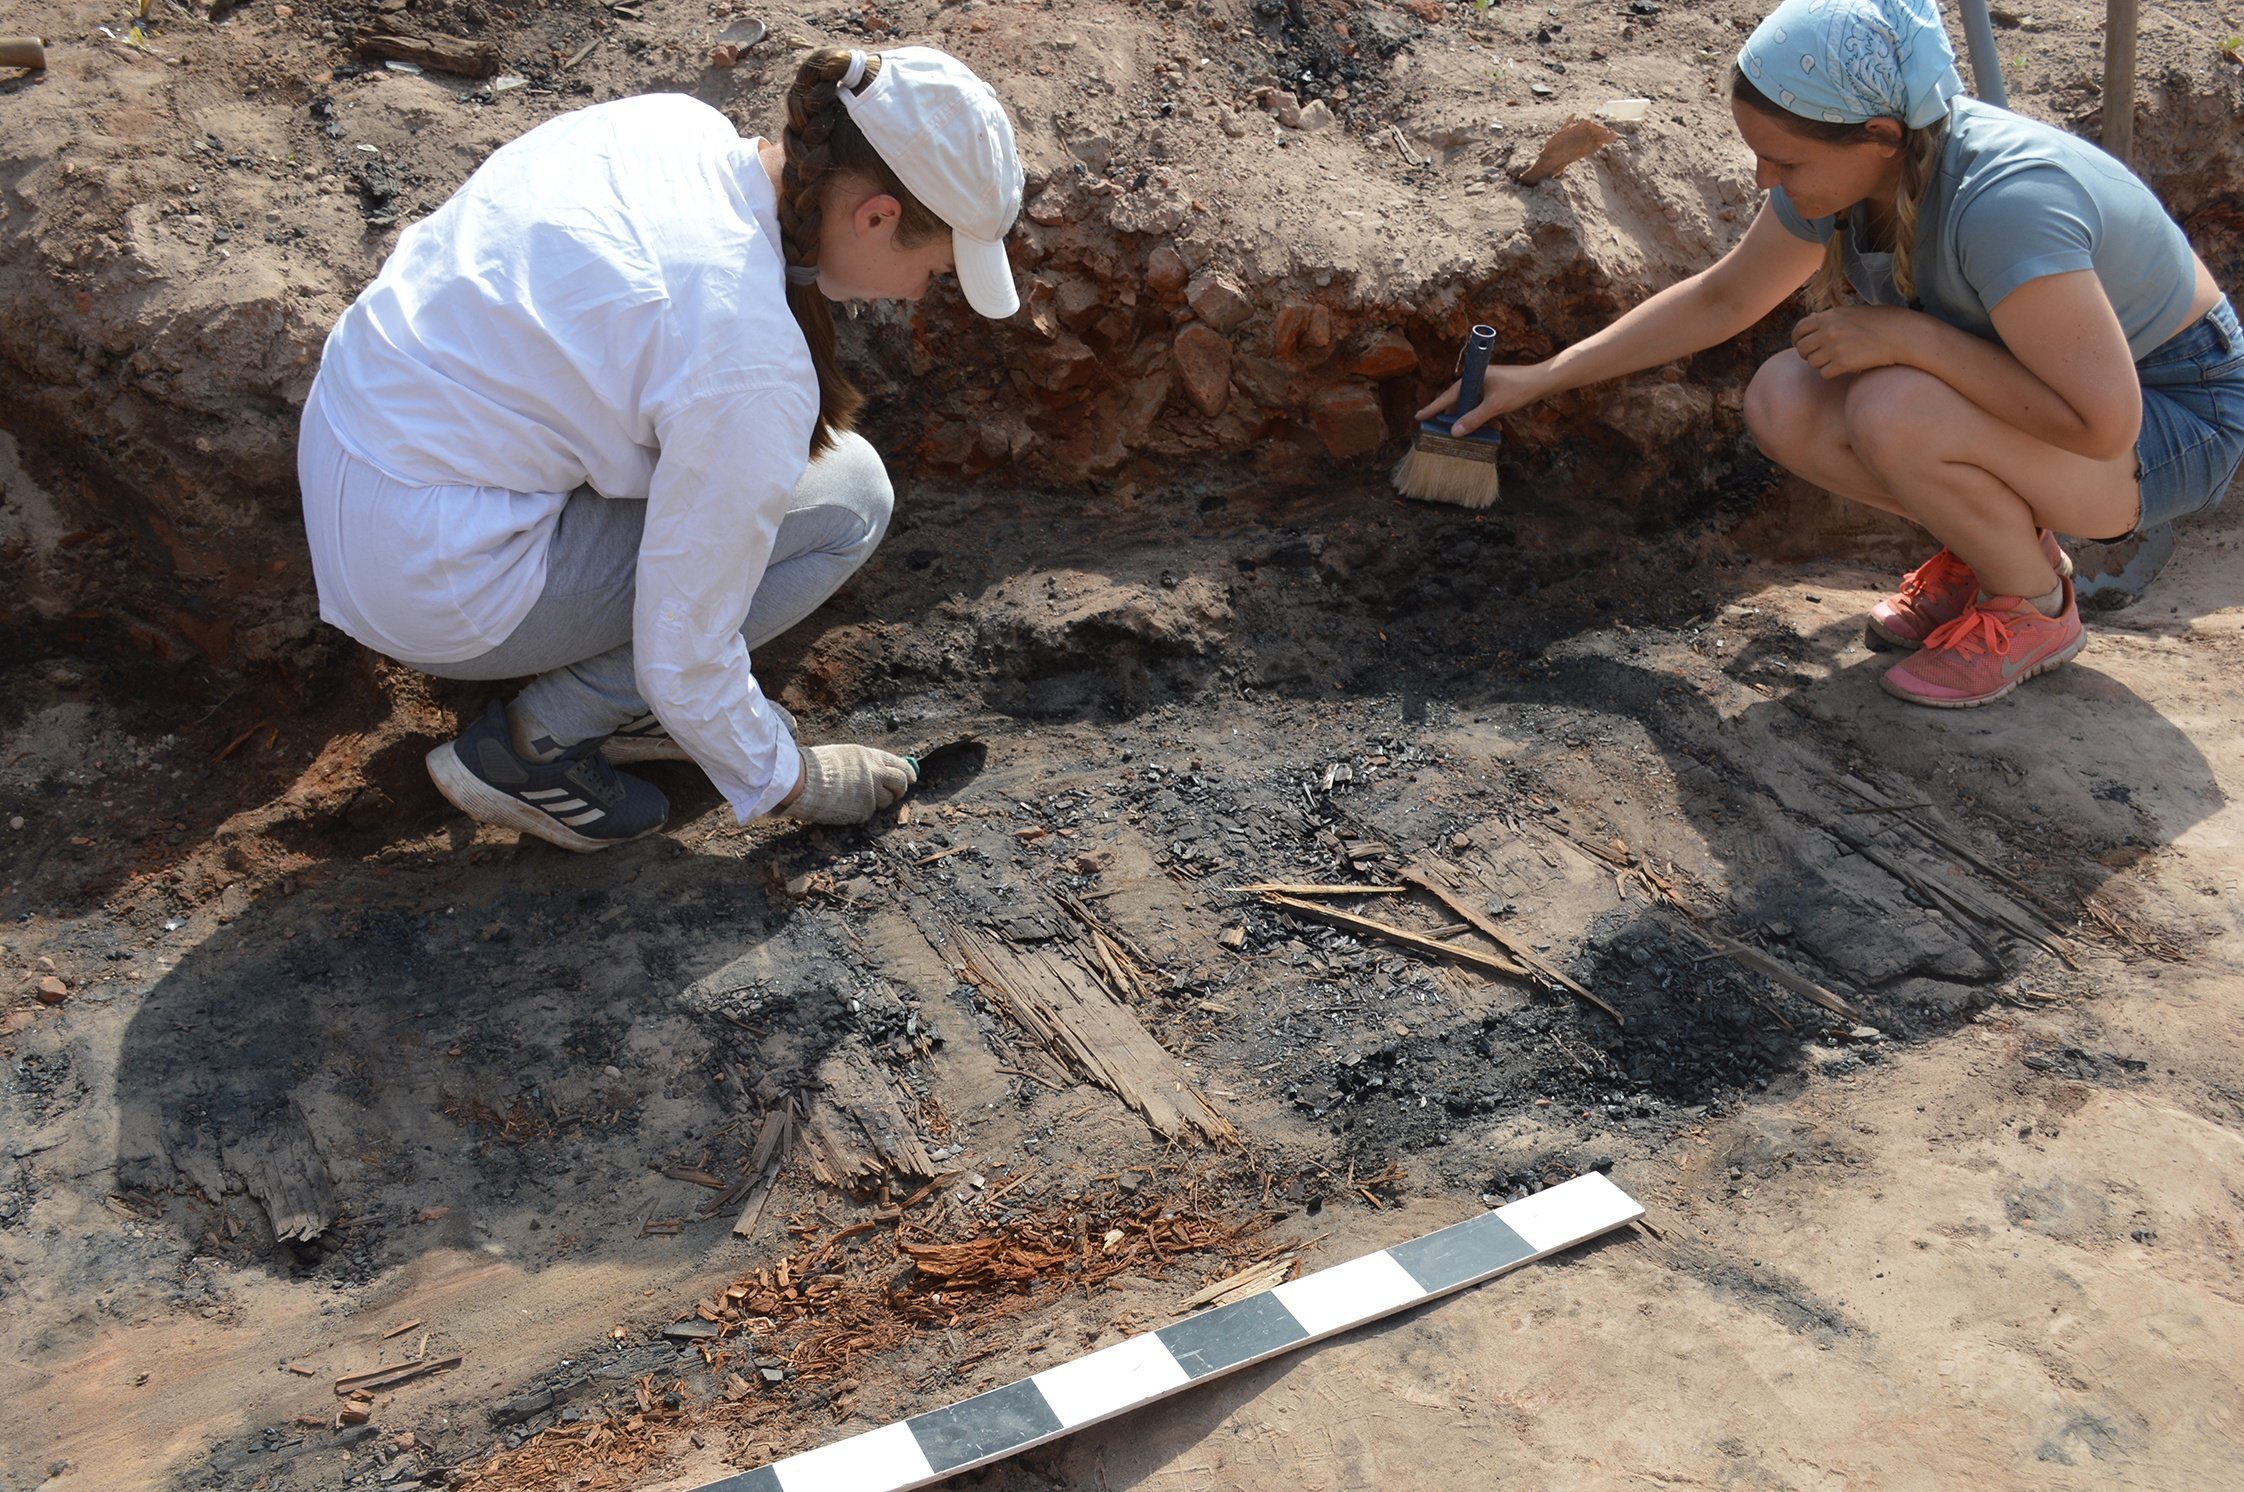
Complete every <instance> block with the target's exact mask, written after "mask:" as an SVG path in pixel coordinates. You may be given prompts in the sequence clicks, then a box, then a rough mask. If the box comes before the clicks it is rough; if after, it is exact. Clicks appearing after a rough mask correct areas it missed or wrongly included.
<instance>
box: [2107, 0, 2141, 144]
mask: <svg viewBox="0 0 2244 1492" xmlns="http://www.w3.org/2000/svg"><path fill="white" fill-rule="evenodd" d="M2103 143H2104V149H2105V150H2106V151H2108V152H2109V153H2110V154H2111V155H2112V156H2113V157H2114V158H2116V159H2117V160H2118V161H2119V163H2120V164H2121V165H2123V166H2129V165H2133V164H2134V159H2133V158H2134V154H2135V0H2104V140H2103Z"/></svg>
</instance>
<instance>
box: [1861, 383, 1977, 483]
mask: <svg viewBox="0 0 2244 1492" xmlns="http://www.w3.org/2000/svg"><path fill="white" fill-rule="evenodd" d="M1956 397H1958V396H1957V395H1956V392H1955V391H1954V390H1953V389H1951V388H1949V387H1948V385H1947V384H1945V383H1942V382H1941V381H1940V380H1939V379H1938V378H1935V377H1934V376H1933V375H1932V374H1930V373H1926V372H1923V371H1922V370H1920V369H1917V368H1872V369H1870V370H1868V371H1867V372H1863V373H1858V374H1856V375H1855V377H1854V381H1853V383H1852V384H1851V385H1850V386H1849V387H1848V389H1847V399H1846V408H1845V414H1846V426H1847V441H1848V443H1849V444H1850V445H1852V446H1853V447H1854V451H1855V455H1856V456H1857V457H1859V458H1860V459H1861V461H1862V464H1863V465H1865V466H1867V467H1869V468H1870V469H1871V470H1872V471H1876V472H1894V471H1900V470H1903V469H1907V468H1911V467H1916V466H1921V465H1923V464H1924V463H1926V462H1928V461H1938V460H1940V459H1942V455H1941V452H1940V451H1939V449H1938V447H1939V444H1940V436H1941V433H1942V430H1943V427H1944V425H1945V423H1946V421H1945V418H1944V416H1945V415H1946V414H1949V413H1952V412H1953V411H1952V408H1951V405H1952V401H1953V400H1954V399H1955V398H1956Z"/></svg>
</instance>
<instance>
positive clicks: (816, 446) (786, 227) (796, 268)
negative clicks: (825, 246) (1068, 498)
mask: <svg viewBox="0 0 2244 1492" xmlns="http://www.w3.org/2000/svg"><path fill="white" fill-rule="evenodd" d="M849 61H850V53H849V51H848V49H846V48H843V47H821V48H819V49H818V50H817V51H815V52H812V53H811V54H810V56H809V57H808V58H806V59H805V60H804V62H803V65H802V67H801V69H800V70H798V71H797V72H796V74H795V81H794V83H793V85H792V86H790V87H789V88H788V90H787V129H786V132H785V133H784V134H783V135H781V136H780V147H781V149H782V150H783V152H784V153H785V155H786V167H785V170H784V171H783V172H782V173H781V180H780V190H779V246H780V250H781V253H782V254H783V255H784V257H785V258H786V261H787V269H788V275H787V309H788V310H790V311H792V312H793V313H794V316H795V324H796V325H797V326H799V327H801V328H802V333H803V340H804V341H805V342H807V343H809V344H810V361H811V365H812V366H813V367H815V368H816V369H817V370H818V425H817V428H816V429H815V430H813V431H812V432H811V437H810V454H811V456H812V458H813V459H816V458H817V457H818V456H820V455H823V454H824V453H825V452H826V451H827V450H828V449H829V448H831V447H832V445H833V443H834V436H835V434H836V433H837V432H839V431H843V430H847V429H848V428H849V427H850V421H851V420H852V419H853V418H854V417H855V415H856V413H857V410H858V407H859V406H860V405H862V404H863V403H864V402H865V398H864V395H862V394H860V393H859V392H858V391H857V386H856V385H855V384H853V383H851V382H850V381H849V376H848V375H847V374H845V373H844V372H842V369H841V362H840V359H839V357H838V356H837V354H836V352H835V349H834V311H833V304H832V302H830V301H828V300H827V299H826V297H825V295H824V293H823V292H821V291H820V290H819V288H818V277H817V268H818V243H819V235H820V232H821V230H822V229H823V227H824V225H825V209H826V198H827V194H828V192H829V191H830V190H831V189H832V188H835V187H839V186H844V185H847V184H850V183H855V184H857V185H859V186H862V187H870V188H872V189H874V190H875V191H877V192H884V193H886V194H887V195H889V196H891V197H894V198H895V199H896V200H897V201H898V202H899V203H901V204H902V205H903V214H902V216H901V218H900V219H899V221H898V222H897V225H896V244H897V246H898V247H899V248H907V249H908V248H913V247H915V246H917V245H919V244H923V243H926V242H928V241H929V240H931V239H933V238H935V237H936V236H937V235H939V234H943V233H948V232H949V231H950V225H949V224H947V223H945V222H944V221H943V220H942V219H941V218H939V217H937V216H936V215H935V214H934V213H932V212H930V211H928V209H927V208H926V207H924V206H922V205H921V204H920V202H919V199H917V198H916V197H914V196H912V194H911V193H910V192H908V191H906V190H905V189H904V184H903V182H901V181H899V180H898V179H897V177H896V173H895V172H894V171H893V170H891V169H890V168H889V165H888V163H887V162H886V161H884V160H882V159H881V158H880V153H879V152H878V151H876V150H874V149H873V147H872V143H871V142H870V141H868V140H867V139H866V138H865V133H864V131H863V130H860V129H859V128H858V127H857V122H856V121H855V120H853V119H851V118H850V117H849V110H848V109H846V108H845V107H843V105H842V101H841V80H842V78H843V76H844V75H846V74H847V73H848V71H849ZM880 61H881V60H880V56H879V54H877V53H875V54H874V55H872V56H869V57H867V58H866V59H865V81H864V83H860V84H859V85H858V87H859V89H860V90H861V89H863V87H864V86H865V84H867V83H870V82H872V80H873V79H874V77H876V76H877V75H878V74H879V72H880Z"/></svg>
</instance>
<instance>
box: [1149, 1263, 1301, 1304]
mask: <svg viewBox="0 0 2244 1492" xmlns="http://www.w3.org/2000/svg"><path fill="white" fill-rule="evenodd" d="M1294 1264H1295V1260H1294V1256H1293V1255H1291V1254H1287V1255H1285V1256H1284V1257H1283V1258H1278V1259H1269V1260H1265V1261H1264V1262H1262V1263H1260V1264H1252V1265H1249V1266H1248V1267H1247V1268H1245V1269H1242V1270H1240V1271H1239V1272H1238V1273H1237V1274H1234V1275H1229V1276H1226V1277H1225V1278H1223V1279H1220V1280H1217V1281H1216V1282H1215V1283H1214V1284H1212V1285H1207V1286H1203V1287H1202V1288H1200V1289H1198V1290H1195V1291H1193V1292H1192V1293H1191V1294H1190V1295H1188V1296H1186V1297H1185V1298H1184V1299H1182V1300H1180V1301H1178V1302H1177V1314H1179V1315H1182V1314H1184V1313H1185V1312H1186V1311H1197V1310H1198V1309H1200V1307H1202V1306H1211V1305H1229V1304H1230V1303H1231V1302H1232V1301H1234V1300H1244V1299H1246V1298H1247V1297H1248V1296H1250V1295H1260V1294H1261V1293H1262V1292H1263V1291H1265V1290H1268V1289H1271V1288H1273V1287H1274V1286H1278V1285H1282V1284H1284V1283H1285V1282H1286V1281H1288V1280H1290V1279H1292V1278H1293V1271H1294Z"/></svg>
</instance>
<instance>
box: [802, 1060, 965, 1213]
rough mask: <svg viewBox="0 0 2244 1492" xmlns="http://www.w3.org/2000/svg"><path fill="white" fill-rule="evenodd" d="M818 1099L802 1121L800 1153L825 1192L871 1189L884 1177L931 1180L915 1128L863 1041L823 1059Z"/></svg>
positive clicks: (931, 1166)
mask: <svg viewBox="0 0 2244 1492" xmlns="http://www.w3.org/2000/svg"><path fill="white" fill-rule="evenodd" d="M818 1087H819V1090H820V1091H819V1095H818V1098H817V1099H816V1101H814V1102H813V1103H812V1104H811V1106H810V1114H809V1117H808V1118H806V1119H805V1120H804V1121H803V1131H802V1139H803V1149H804V1154H805V1156H806V1157H807V1159H808V1160H809V1162H810V1170H811V1174H812V1175H813V1176H816V1177H817V1178H818V1179H819V1180H820V1181H822V1182H824V1183H825V1184H826V1185H828V1186H843V1187H849V1188H852V1189H855V1188H860V1187H869V1186H872V1185H876V1184H878V1183H879V1182H880V1180H881V1179H882V1178H884V1177H887V1176H909V1177H913V1178H915V1179H917V1178H922V1177H927V1176H932V1175H934V1174H935V1170H936V1166H935V1159H934V1157H933V1156H931V1155H929V1154H928V1153H927V1146H926V1145H925V1144H924V1143H923V1142H922V1141H921V1139H920V1134H919V1130H918V1128H917V1126H915V1125H914V1124H913V1123H912V1121H911V1120H910V1119H908V1118H906V1117H905V1115H904V1110H903V1106H902V1105H901V1104H899V1103H898V1102H897V1099H896V1086H895V1084H893V1083H892V1082H890V1081H889V1079H888V1077H887V1075H886V1074H885V1073H883V1072H882V1071H881V1070H880V1069H879V1068H878V1067H877V1066H876V1065H875V1063H874V1061H873V1058H872V1054H871V1053H870V1052H869V1051H868V1050H867V1049H866V1047H865V1043H864V1042H863V1041H862V1040H853V1041H851V1042H850V1043H849V1044H848V1045H846V1046H844V1047H841V1048H840V1049H838V1050H836V1051H835V1052H833V1053H831V1054H830V1055H828V1057H827V1058H826V1060H825V1061H824V1062H823V1063H821V1064H819V1068H818Z"/></svg>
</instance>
